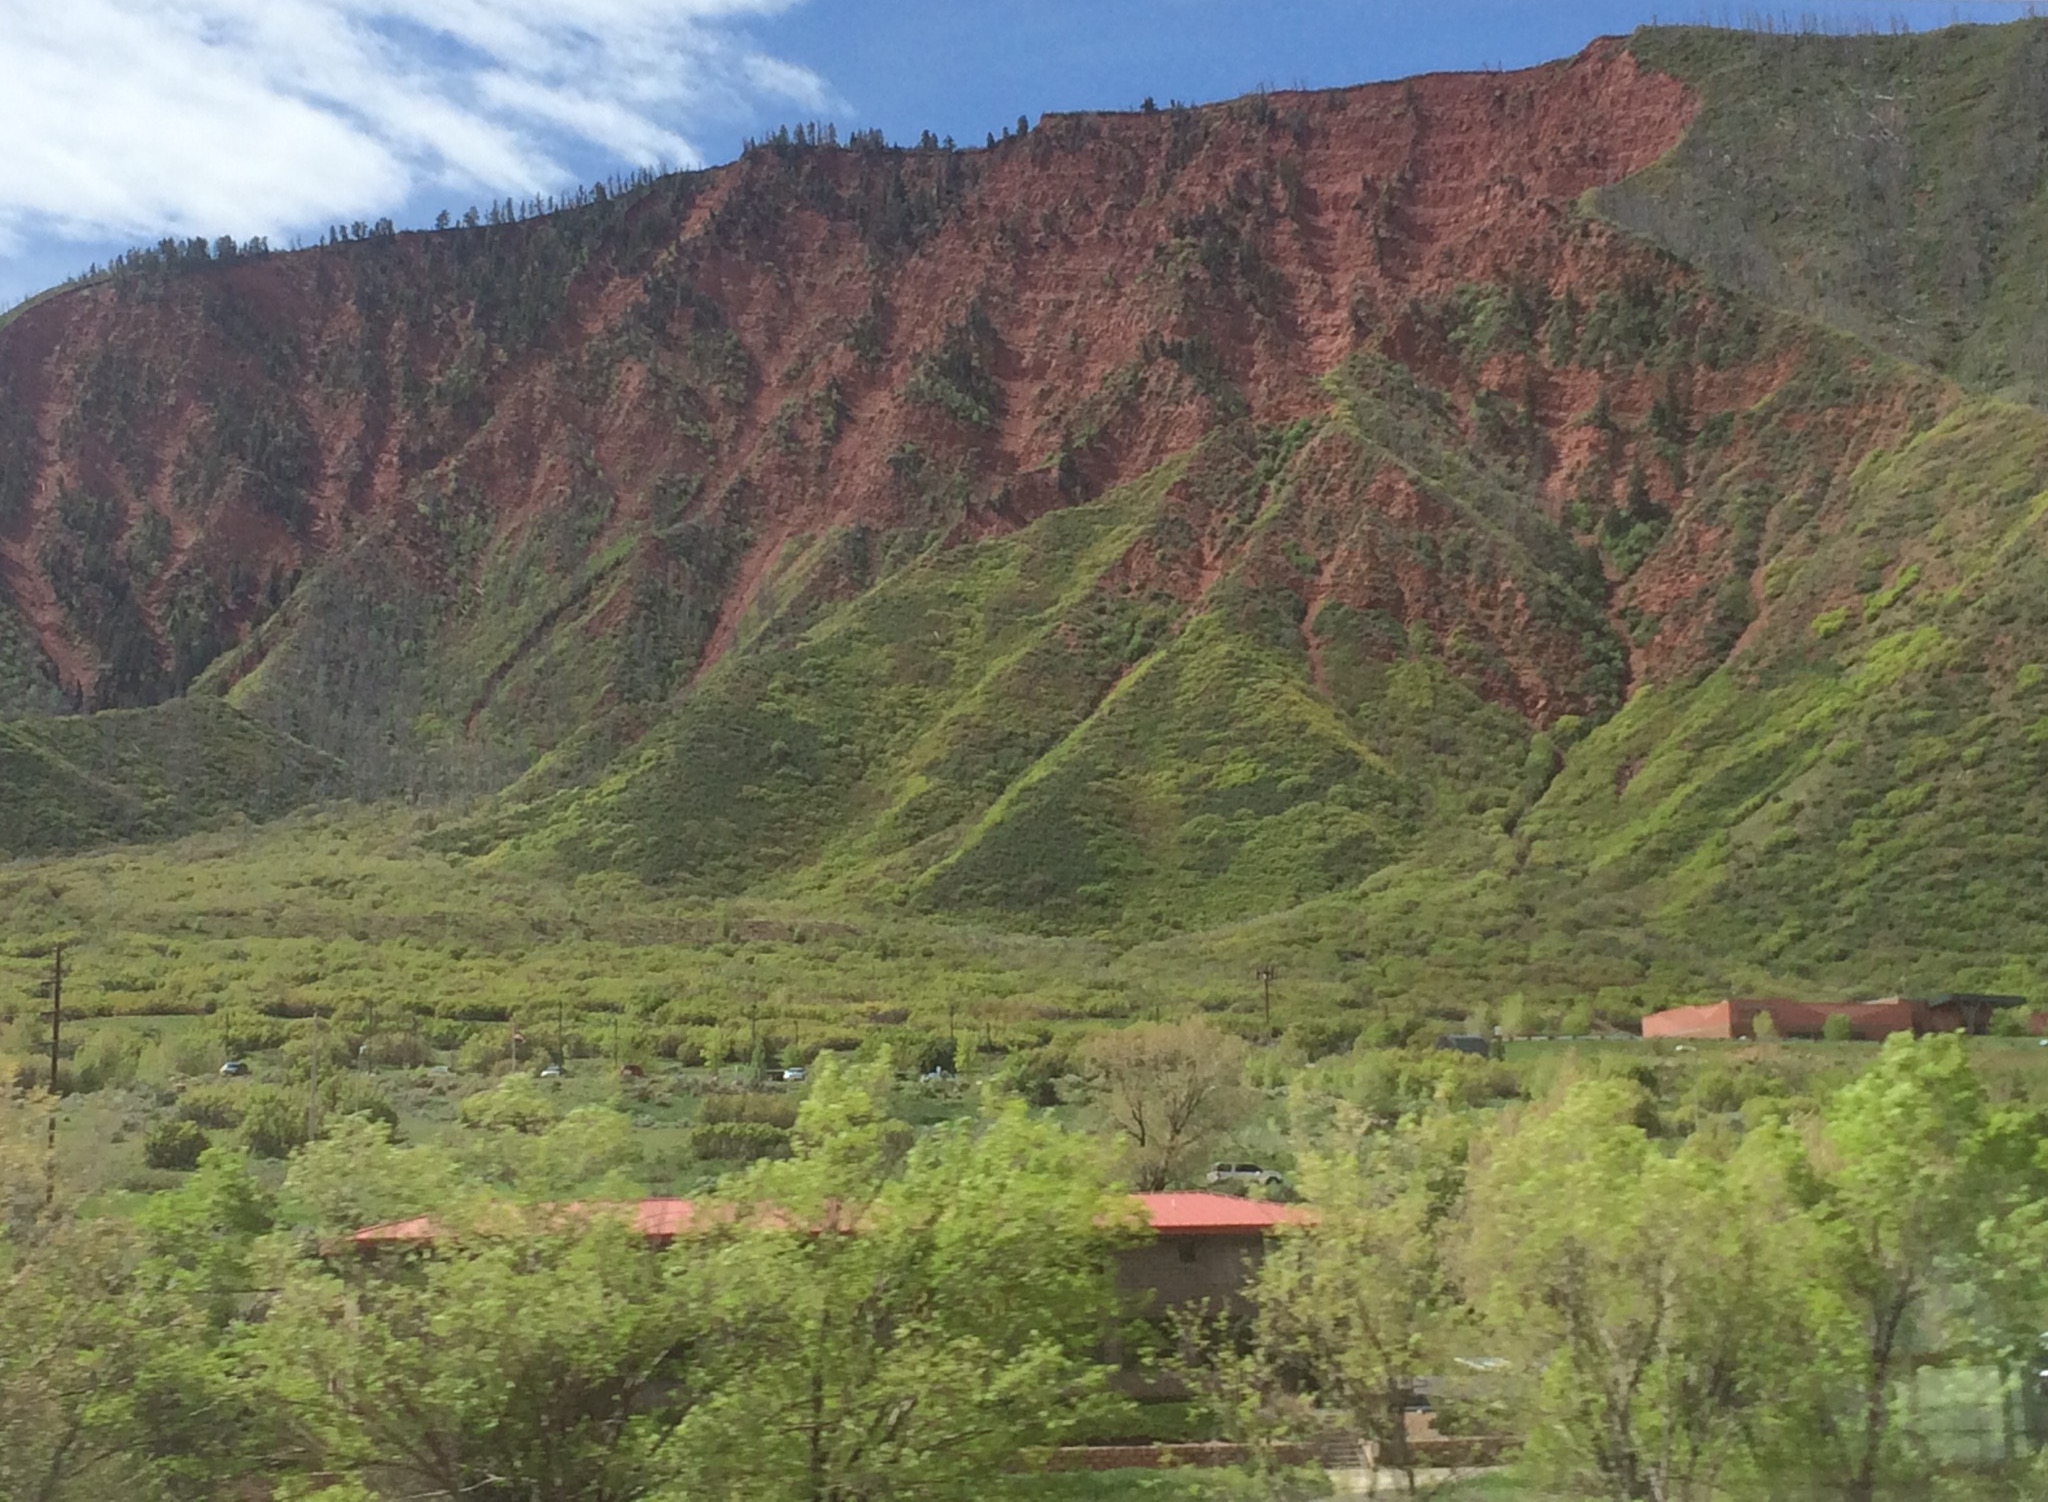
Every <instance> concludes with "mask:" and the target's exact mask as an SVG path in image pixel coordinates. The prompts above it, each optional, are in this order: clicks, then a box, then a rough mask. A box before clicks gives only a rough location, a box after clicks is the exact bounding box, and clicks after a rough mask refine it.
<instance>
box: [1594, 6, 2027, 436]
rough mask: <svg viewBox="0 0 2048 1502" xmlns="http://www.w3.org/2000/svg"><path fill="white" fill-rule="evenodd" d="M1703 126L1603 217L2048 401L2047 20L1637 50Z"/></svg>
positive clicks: (1678, 40) (1735, 38)
mask: <svg viewBox="0 0 2048 1502" xmlns="http://www.w3.org/2000/svg"><path fill="white" fill-rule="evenodd" d="M1632 49H1633V51H1634V53H1635V55H1636V56H1637V57H1638V58H1639V59H1640V60H1641V61H1642V62H1643V63H1644V64H1645V65H1646V66H1649V67H1653V68H1657V69H1660V70H1663V71H1665V72H1668V73H1670V74H1672V75H1673V76H1675V77H1678V78H1682V79H1684V80H1685V81H1686V83H1687V84H1688V85H1690V86H1691V87H1692V88H1693V89H1694V90H1695V91H1696V92H1697V95H1698V97H1699V100H1700V110H1699V115H1698V117H1697V119H1696V120H1695V121H1694V122H1693V125H1692V127H1691V128H1690V129H1689V130H1688V131H1687V132H1686V136H1685V139H1684V140H1683V141H1681V142H1680V143H1679V144H1678V146H1677V148H1676V149H1675V150H1673V151H1672V152H1671V153H1670V154H1669V155H1668V156H1666V157H1665V158H1664V159H1663V160H1661V161H1660V162H1658V163H1657V164H1656V165H1655V166H1654V167H1652V168H1651V169H1649V170H1648V171H1645V172H1642V173H1639V174H1637V175H1636V176H1634V177H1632V178H1630V179H1629V180H1628V181H1627V182H1626V183H1624V184H1621V185H1618V186H1615V187H1611V188H1607V189H1603V190H1602V191H1601V192H1600V193H1599V194H1598V195H1597V202H1598V205H1599V209H1600V212H1601V213H1602V214H1603V215H1604V216H1606V217H1608V218H1609V219H1611V220H1612V221H1613V222H1615V223H1617V224H1621V225H1623V226H1626V227H1627V228H1629V229H1632V230H1634V231H1636V232H1638V233H1640V234H1643V235H1645V236H1647V237H1648V238H1650V239H1652V240H1655V241H1656V242H1658V243H1659V244H1662V245H1665V246H1667V247H1669V248H1670V249H1671V250H1673V251H1675V252H1676V253H1678V254H1679V255H1681V256H1683V257H1685V258H1686V259H1687V260H1688V261H1690V262H1691V263H1693V264H1694V265H1697V266H1699V267H1701V268H1702V269H1703V270H1706V271H1708V272H1709V273H1711V274H1713V275H1714V276H1717V277H1719V278H1721V279H1722V280H1723V281H1725V282H1727V283H1728V284H1730V285H1732V286H1738V287H1743V288H1746V289H1748V290H1750V291H1752V292H1755V293H1757V294H1758V295H1760V296H1762V297H1765V298H1767V299H1769V300H1770V301H1772V302H1774V303H1776V304H1778V305H1779V306H1782V307H1787V308H1792V309H1795V310H1797V311H1799V312H1801V313H1806V314H1810V315H1813V316H1816V317H1819V318H1822V319H1825V320H1826V321H1828V322H1830V323H1833V324H1835V325H1837V326H1840V327H1843V328H1846V329H1850V330H1852V331H1854V332H1856V333H1857V334H1860V335H1862V336H1863V337H1865V338H1869V339H1873V340H1875V341H1877V342H1878V343H1880V344H1883V345H1885V346H1886V347H1888V348H1890V349H1892V350H1894V351H1896V352H1897V353H1899V354H1902V355H1905V356H1907V357H1908V358H1911V359H1914V360H1917V361H1920V362H1922V363H1924V364H1926V365H1928V366H1930V367H1931V368H1933V369H1935V370H1938V371H1943V372H1946V373H1949V374H1951V375H1953V376H1954V377H1955V378H1956V379H1957V380H1960V381H1962V382H1964V383H1965V384H1967V385H1970V386H1972V387H1975V388H1978V389H1980V390H1984V391H1987V392H1999V391H2010V392H2011V393H2013V394H2015V395H2018V396H2020V397H2022V398H2024V399H2028V400H2034V401H2038V400H2039V399H2040V398H2041V397H2042V396H2043V395H2044V394H2048V278H2044V275H2043V271H2042V267H2043V265H2044V264H2048V20H2039V19H2029V20H2025V21H2018V22H2014V23H2011V24H2008V25H2004V26H1960V25H1959V26H1952V27H1949V28H1947V29H1945V30H1941V31H1934V32H1925V33H1918V34H1907V35H1896V36H1876V35H1868V36H1818V35H1814V36H1772V35H1763V34H1757V33H1752V32H1737V31H1714V30H1709V29H1706V28H1703V27H1689V28H1674V29H1669V30H1661V31H1659V30H1652V31H1647V32H1643V33H1640V34H1639V35H1638V36H1637V37H1636V38H1635V39H1634V41H1633V43H1632Z"/></svg>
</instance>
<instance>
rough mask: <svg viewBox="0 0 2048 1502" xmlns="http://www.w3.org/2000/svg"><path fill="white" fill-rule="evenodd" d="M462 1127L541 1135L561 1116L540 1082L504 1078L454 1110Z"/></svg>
mask: <svg viewBox="0 0 2048 1502" xmlns="http://www.w3.org/2000/svg"><path fill="white" fill-rule="evenodd" d="M456 1114H457V1115H458V1116H460V1117H461V1118H462V1124H463V1125H464V1126H473V1127H482V1128H484V1129H486V1130H492V1131H512V1132H528V1133H534V1132H544V1131H546V1130H547V1129H548V1128H549V1127H550V1126H553V1125H554V1123H555V1120H556V1118H557V1117H559V1116H560V1115H561V1112H560V1111H558V1110H557V1109H556V1107H555V1103H554V1101H552V1100H550V1099H549V1098H548V1095H547V1092H546V1091H545V1090H543V1089H542V1087H541V1085H540V1082H539V1081H538V1080H536V1079H534V1078H533V1077H532V1076H531V1075H526V1074H513V1075H507V1076H506V1077H505V1079H504V1081H503V1082H502V1083H500V1084H498V1085H496V1086H495V1087H493V1088H492V1089H489V1090H480V1091H478V1092H477V1093H476V1094H475V1095H472V1096H469V1097H468V1098H467V1099H465V1100H464V1101H463V1102H462V1104H461V1105H460V1106H458V1107H457V1108H456Z"/></svg>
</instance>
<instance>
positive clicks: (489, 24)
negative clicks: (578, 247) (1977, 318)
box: [0, 0, 831, 250]
mask: <svg viewBox="0 0 2048 1502" xmlns="http://www.w3.org/2000/svg"><path fill="white" fill-rule="evenodd" d="M798 3H801V0H181V3H179V4H176V5H166V4H164V3H163V0H0V78H5V79H6V80H7V86H6V87H5V89H0V250H4V249H7V248H10V247H16V246H20V245H22V244H24V243H26V242H29V241H35V242H44V241H47V240H49V239H52V238H58V239H67V240H75V241H81V242H98V241H107V240H114V239H121V238H149V237H154V236H156V235H159V234H166V233H169V234H185V235H190V234H214V233H220V232H228V233H235V234H242V235H247V234H255V233H263V234H271V235H277V234H280V233H283V232H286V231H289V230H291V229H294V228H299V227H305V226H313V225H319V224H324V223H326V222H327V221H328V220H330V219H335V218H351V217H357V216H364V215H373V214H378V213H384V212H389V211H392V210H393V209H395V208H396V207H397V206H398V205H399V204H401V203H402V202H403V201H405V200H406V199H407V198H409V197H411V196H413V195H415V194H417V193H419V192H421V191H423V190H432V189H443V190H445V191H446V192H447V194H448V195H449V197H450V199H451V201H453V200H455V199H456V198H458V197H459V196H462V195H469V196H491V195H497V196H503V195H508V194H509V195H526V194H531V193H535V192H541V191H546V190H548V189H551V188H555V187H559V186H561V185H562V184H564V183H565V182H566V181H567V180H568V179H569V176H570V173H569V170H568V168H567V166H566V165H565V164H566V163H567V162H569V161H572V160H585V161H587V160H590V159H592V158H603V159H607V160H612V161H623V162H632V163H638V164H650V165H651V164H654V163H657V162H670V163H674V164H676V165H690V164H693V163H695V162H697V161H700V160H701V159H702V152H701V150H700V149H699V147H698V146H697V144H696V143H695V141H694V140H693V139H692V136H691V134H690V132H691V131H692V130H693V129H699V128H702V127H703V126H704V125H705V124H706V123H707V122H711V121H721V120H723V121H729V120H731V119H734V118H735V117H739V118H744V117H746V116H748V115H749V114H751V113H752V112H753V111H754V110H756V109H759V108H760V107H762V106H764V105H772V106H774V107H775V108H776V109H778V110H779V109H790V110H794V111H797V112H813V113H815V112H823V111H825V110H826V109H828V108H829V107H830V103H831V101H830V99H829V97H828V93H827V89H826V86H825V84H824V82H823V80H821V79H820V78H819V77H818V76H817V75H816V74H815V73H812V72H810V71H809V70H807V69H804V68H801V67H797V66H795V65H793V64H791V63H788V62H786V61H783V60H781V59H778V58H775V57H771V56H766V55H764V54H762V53H761V52H760V51H758V50H757V49H756V48H755V47H754V46H753V45H752V43H751V42H750V41H749V39H748V36H747V31H746V26H747V23H748V22H749V21H753V20H759V19H762V18H765V17H768V16H772V15H774V14H776V13H778V12H781V11H785V10H788V9H789V8H791V7H792V6H793V5H795V4H798Z"/></svg>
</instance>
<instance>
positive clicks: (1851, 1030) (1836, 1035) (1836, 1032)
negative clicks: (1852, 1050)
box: [1820, 1012, 1856, 1043]
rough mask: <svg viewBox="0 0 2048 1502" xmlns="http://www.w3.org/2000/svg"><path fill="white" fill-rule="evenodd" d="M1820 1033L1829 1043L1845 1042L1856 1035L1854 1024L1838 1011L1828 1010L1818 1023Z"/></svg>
mask: <svg viewBox="0 0 2048 1502" xmlns="http://www.w3.org/2000/svg"><path fill="white" fill-rule="evenodd" d="M1820 1035H1821V1036H1822V1037H1823V1038H1825V1039H1827V1041H1828V1042H1830V1043H1847V1042H1848V1041H1849V1040H1850V1039H1851V1038H1853V1037H1855V1036H1856V1025H1855V1024H1854V1023H1852V1022H1851V1021H1850V1020H1849V1019H1848V1018H1847V1017H1845V1016H1843V1015H1842V1014H1841V1013H1840V1012H1830V1013H1829V1014H1828V1015H1827V1018H1826V1020H1825V1021H1823V1022H1822V1023H1821V1025H1820Z"/></svg>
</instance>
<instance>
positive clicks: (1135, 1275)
mask: <svg viewBox="0 0 2048 1502" xmlns="http://www.w3.org/2000/svg"><path fill="white" fill-rule="evenodd" d="M1131 1198H1132V1199H1133V1200H1134V1201H1135V1202H1136V1204H1137V1206H1138V1208H1139V1210H1140V1211H1141V1212H1142V1213H1143V1215H1144V1217H1145V1220H1146V1222H1147V1224H1149V1225H1150V1226H1151V1228H1152V1237H1151V1239H1150V1240H1149V1241H1144V1242H1141V1243H1139V1244H1138V1245H1135V1246H1130V1247H1126V1248H1124V1249H1123V1250H1122V1251H1121V1252H1119V1253H1118V1257H1117V1286H1118V1288H1119V1289H1121V1290H1122V1291H1123V1292H1124V1293H1125V1294H1127V1295H1129V1296H1130V1297H1132V1298H1133V1299H1135V1300H1137V1301H1138V1302H1139V1303H1140V1304H1141V1305H1142V1306H1145V1307H1148V1308H1149V1309H1151V1310H1152V1311H1154V1312H1158V1313H1164V1312H1166V1311H1168V1310H1171V1309H1175V1308H1179V1307H1181V1306H1183V1305H1186V1304H1190V1303H1193V1302H1196V1301H1197V1300H1202V1299H1207V1300H1210V1301H1212V1302H1215V1303H1217V1304H1218V1305H1219V1307H1227V1308H1231V1309H1242V1307H1243V1305H1244V1289H1245V1287H1246V1286H1247V1285H1248V1284H1249V1283H1250V1281H1251V1279H1252V1278H1253V1276H1254V1275H1255V1274H1256V1273H1257V1272H1258V1266H1259V1262H1260V1260H1261V1259H1262V1258H1263V1257H1264V1255H1265V1248H1266V1240H1267V1238H1268V1237H1270V1236H1273V1235H1274V1234H1276V1233H1278V1232H1280V1231H1282V1230H1284V1229H1286V1228H1287V1227H1289V1226H1302V1225H1309V1224H1313V1223H1314V1221H1315V1212H1314V1211H1313V1210H1311V1209H1309V1208H1308V1207H1307V1206H1305V1205H1280V1204H1274V1203H1272V1202H1270V1201H1266V1200H1250V1199H1240V1198H1238V1197H1237V1196H1236V1195H1232V1194H1216V1193H1211V1192H1203V1191H1186V1192H1180V1193H1168V1194H1137V1195H1133V1196H1131ZM584 1208H585V1207H583V1206H581V1205H569V1206H566V1207H564V1209H563V1213H565V1214H568V1215H575V1214H577V1213H578V1212H580V1211H582V1210H583V1209H584ZM616 1208H619V1209H626V1208H628V1207H627V1206H623V1205H622V1206H618V1207H616ZM630 1208H631V1210H632V1218H633V1226H634V1228H635V1229H636V1230H637V1231H639V1233H640V1234H641V1235H642V1236H644V1237H645V1238H646V1239H647V1241H648V1242H649V1244H650V1245H654V1246H666V1245H668V1244H669V1243H670V1242H672V1241H674V1240H675V1239H676V1238H677V1237H679V1236H687V1235H688V1234H690V1232H691V1231H693V1230H696V1229H699V1228H701V1227H703V1226H705V1225H707V1224H710V1223H713V1222H714V1221H717V1220H729V1219H730V1217H731V1216H732V1214H733V1213H734V1212H733V1208H732V1206H730V1205H721V1204H718V1203H716V1202H711V1203H703V1202H699V1201H697V1200H687V1199H670V1198H661V1199H644V1200H639V1201H637V1202H635V1203H634V1204H633V1205H632V1206H631V1207H630ZM436 1234H437V1232H436V1229H435V1225H434V1220H433V1217H431V1216H428V1215H415V1216H413V1217H412V1218H411V1219H409V1220H396V1221H390V1222H387V1223H386V1224H383V1225H375V1226H365V1227H364V1228H363V1229H361V1230H360V1231H357V1232H356V1233H355V1234H354V1236H353V1237H351V1238H350V1241H351V1243H352V1244H353V1246H354V1247H355V1249H356V1250H358V1251H360V1252H364V1253H374V1252H377V1251H383V1250H403V1249H405V1248H410V1247H420V1246H425V1245H427V1244H429V1243H431V1242H432V1241H433V1240H434V1238H435V1236H436Z"/></svg>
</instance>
